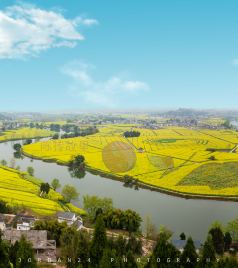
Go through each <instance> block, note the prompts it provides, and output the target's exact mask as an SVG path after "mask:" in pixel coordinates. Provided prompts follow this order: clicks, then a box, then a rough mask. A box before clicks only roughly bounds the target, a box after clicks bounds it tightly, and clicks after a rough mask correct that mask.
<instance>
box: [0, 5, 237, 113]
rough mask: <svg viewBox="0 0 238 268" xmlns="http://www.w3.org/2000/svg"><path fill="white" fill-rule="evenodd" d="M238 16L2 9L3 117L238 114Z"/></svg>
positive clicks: (105, 8) (110, 8) (176, 9)
mask: <svg viewBox="0 0 238 268" xmlns="http://www.w3.org/2000/svg"><path fill="white" fill-rule="evenodd" d="M237 8H238V2H237V1H235V0H232V1H229V4H227V3H225V2H224V1H221V0H218V1H209V2H208V1H205V0H200V1H198V0H195V1H192V2H191V1H188V0H181V1H157V0H152V1H150V3H148V1H145V0H142V1H130V2H128V1H125V2H122V1H114V2H113V3H112V2H109V1H107V0H102V1H100V3H99V2H98V1H95V0H91V1H90V2H89V1H77V2H72V1H71V2H69V1H63V0H57V1H56V0H52V1H50V2H49V1H48V2H47V3H46V2H45V1H41V0H35V1H23V2H22V1H12V0H8V1H6V0H3V1H1V3H0V72H1V80H0V81H1V98H0V107H1V109H0V110H1V111H19V112H20V111H28V112H30V111H32V112H54V111H61V112H64V111H116V110H126V111H128V110H131V111H134V110H141V111H144V110H161V109H177V108H179V107H184V108H194V109H229V110H232V109H236V107H237V95H238V94H237V91H238V90H237V89H238V79H237V77H238V34H236V31H237V26H238V18H237V14H236V13H237V12H236V10H237Z"/></svg>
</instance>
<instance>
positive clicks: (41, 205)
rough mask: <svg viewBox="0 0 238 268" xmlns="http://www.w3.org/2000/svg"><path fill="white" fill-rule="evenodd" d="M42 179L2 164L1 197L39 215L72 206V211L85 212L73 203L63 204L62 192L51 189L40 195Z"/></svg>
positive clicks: (10, 203) (0, 174) (11, 203)
mask: <svg viewBox="0 0 238 268" xmlns="http://www.w3.org/2000/svg"><path fill="white" fill-rule="evenodd" d="M40 184H41V180H38V179H36V178H34V177H31V176H29V175H28V174H27V173H26V172H21V171H18V170H15V169H12V168H8V167H5V166H0V199H1V200H3V201H5V202H7V203H8V204H9V205H10V206H17V207H20V208H21V207H23V208H27V209H30V210H32V211H33V212H35V213H36V214H38V215H52V214H55V213H56V212H57V211H64V210H68V209H67V208H70V209H71V211H75V212H76V213H80V214H83V213H84V211H83V210H81V209H79V208H77V207H75V206H74V205H72V204H66V205H61V202H60V201H62V200H63V197H62V195H61V194H59V193H57V192H55V191H54V190H52V189H50V192H49V194H48V196H47V198H46V197H44V198H43V197H40Z"/></svg>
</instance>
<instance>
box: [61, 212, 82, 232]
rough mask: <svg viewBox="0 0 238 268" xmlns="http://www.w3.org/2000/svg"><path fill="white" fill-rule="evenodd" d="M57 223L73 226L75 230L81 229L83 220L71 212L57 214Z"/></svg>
mask: <svg viewBox="0 0 238 268" xmlns="http://www.w3.org/2000/svg"><path fill="white" fill-rule="evenodd" d="M57 216H58V222H66V223H67V225H68V226H71V225H74V226H75V227H76V229H77V230H80V229H81V228H82V227H83V220H82V218H81V217H80V216H76V214H75V213H72V212H59V213H58V214H57Z"/></svg>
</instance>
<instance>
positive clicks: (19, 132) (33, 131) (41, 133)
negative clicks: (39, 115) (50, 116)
mask: <svg viewBox="0 0 238 268" xmlns="http://www.w3.org/2000/svg"><path fill="white" fill-rule="evenodd" d="M52 134H54V133H53V132H52V131H49V130H46V129H38V128H19V129H15V130H8V131H5V132H3V133H1V134H0V142H4V141H7V140H19V139H29V138H36V137H41V138H43V137H48V136H51V135H52Z"/></svg>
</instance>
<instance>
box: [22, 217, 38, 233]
mask: <svg viewBox="0 0 238 268" xmlns="http://www.w3.org/2000/svg"><path fill="white" fill-rule="evenodd" d="M17 218H18V219H17V230H19V231H29V230H30V229H31V228H32V227H33V225H34V223H35V221H36V219H35V217H33V216H29V215H18V216H17Z"/></svg>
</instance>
